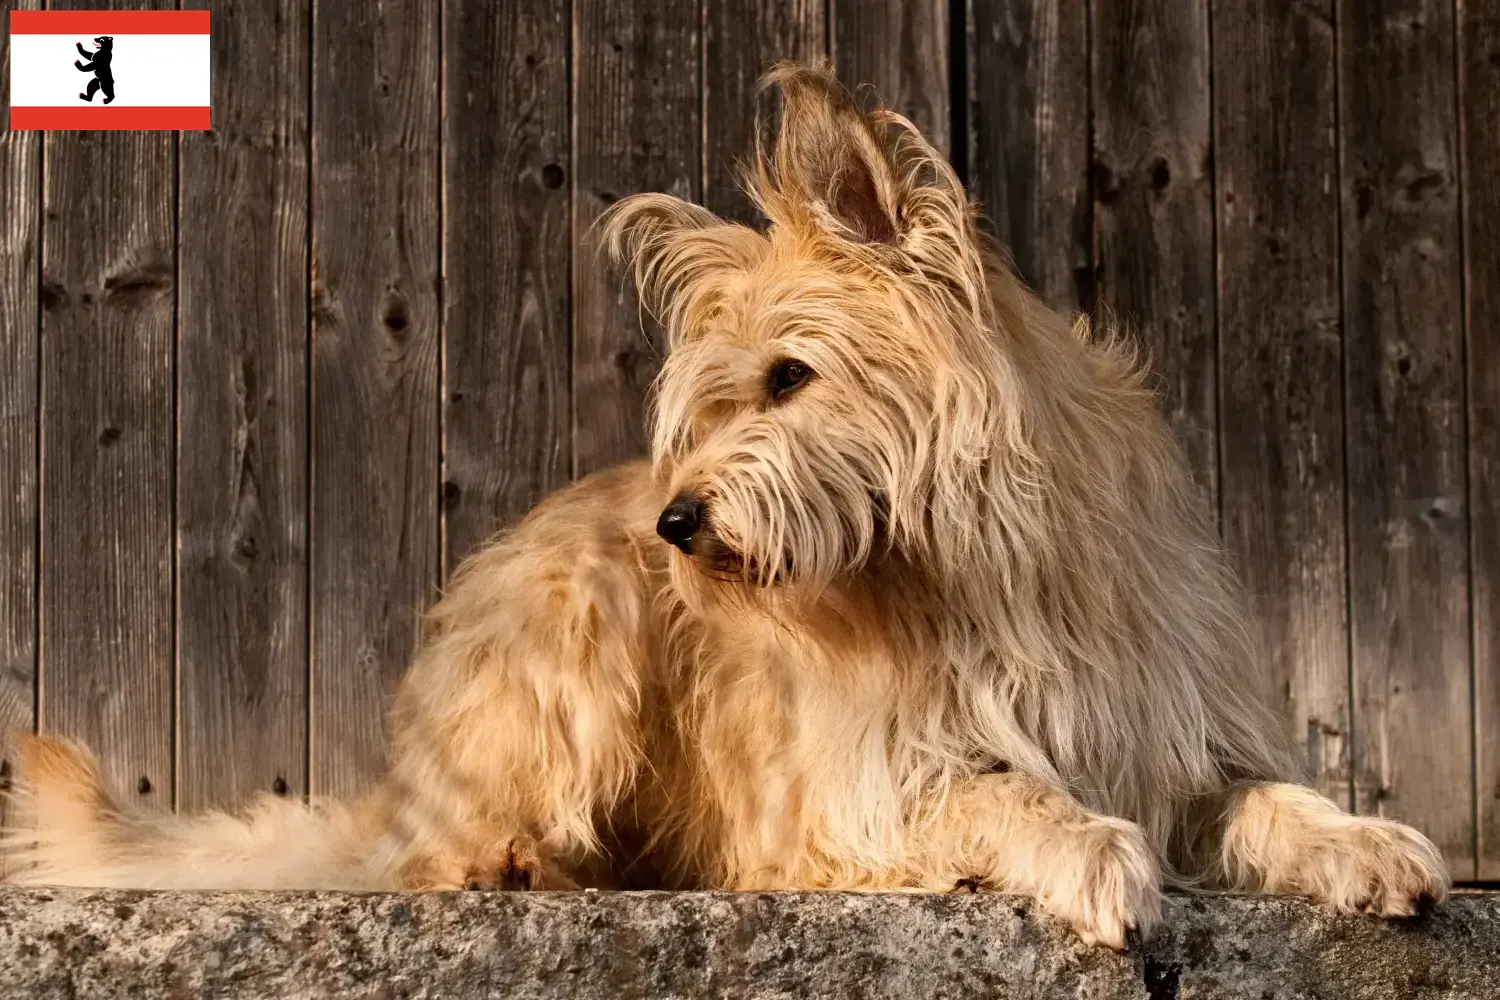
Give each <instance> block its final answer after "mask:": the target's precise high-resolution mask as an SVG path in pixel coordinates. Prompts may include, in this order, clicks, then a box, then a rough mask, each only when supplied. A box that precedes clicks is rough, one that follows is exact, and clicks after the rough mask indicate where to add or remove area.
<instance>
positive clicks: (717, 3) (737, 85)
mask: <svg viewBox="0 0 1500 1000" xmlns="http://www.w3.org/2000/svg"><path fill="white" fill-rule="evenodd" d="M826 6H827V5H826V2H825V0H769V2H767V3H760V4H746V3H741V2H736V0H704V17H703V21H704V25H705V27H706V29H707V30H706V37H705V38H704V43H703V44H704V59H703V136H704V149H703V161H704V162H703V177H704V182H703V198H704V204H705V205H707V206H708V207H709V208H711V209H712V210H713V211H714V212H716V213H718V214H719V215H720V216H722V217H724V218H727V219H733V220H735V221H737V222H744V223H747V224H754V223H755V222H756V212H755V209H754V207H753V206H752V205H751V204H750V199H749V198H747V197H746V196H745V194H744V192H743V191H742V190H741V189H740V181H741V172H740V169H739V168H740V165H741V164H743V163H745V162H747V161H748V160H749V158H750V157H751V155H752V154H753V152H754V149H755V122H756V115H757V110H759V112H760V113H762V114H764V113H766V112H767V111H768V110H769V109H767V108H765V107H764V106H761V107H760V108H759V109H757V104H758V103H761V102H757V101H756V99H755V83H756V81H757V80H758V79H759V78H760V76H761V74H763V73H765V71H766V70H768V69H770V68H771V66H772V65H773V64H775V63H776V62H777V61H778V60H781V59H798V60H803V61H806V60H811V59H817V58H822V57H825V56H827V55H828V30H827V27H828V26H827V25H826V24H825V23H824V16H825V14H826Z"/></svg>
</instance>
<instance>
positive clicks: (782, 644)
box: [15, 66, 1448, 947]
mask: <svg viewBox="0 0 1500 1000" xmlns="http://www.w3.org/2000/svg"><path fill="white" fill-rule="evenodd" d="M771 80H772V81H773V82H774V83H775V84H777V85H779V86H780V88H781V90H782V93H783V97H784V104H783V112H782V117H781V123H780V128H779V135H778V136H777V138H776V141H775V150H774V155H767V154H761V155H758V156H757V159H756V163H755V165H754V168H753V170H752V171H751V177H750V181H749V188H750V190H751V192H752V194H753V195H754V197H755V198H756V200H757V201H758V202H759V204H760V207H761V208H762V209H763V210H764V213H765V215H766V217H767V218H768V219H769V220H770V226H769V229H768V231H767V232H764V233H761V232H757V231H754V230H752V229H748V228H745V227H743V226H738V225H731V224H728V223H725V222H723V221H721V220H719V219H718V218H716V217H715V216H714V215H712V214H711V213H709V212H708V211H706V210H705V209H702V208H699V207H697V206H695V205H690V204H687V203H685V202H683V201H680V200H678V199H676V198H672V197H668V196H666V195H641V196H638V197H634V198H629V199H626V200H625V201H623V202H621V203H620V204H619V205H618V206H617V207H616V208H615V209H614V210H613V212H612V213H611V214H610V216H609V217H608V219H607V220H606V222H605V225H604V232H605V233H606V235H607V237H608V242H609V245H610V247H611V248H612V249H613V251H614V252H615V253H616V254H617V255H618V256H620V257H623V258H625V259H627V260H629V261H631V262H633V265H634V269H635V276H636V279H637V282H638V284H639V286H640V288H641V291H642V294H643V296H644V297H645V300H646V302H647V303H648V305H649V306H650V307H651V308H652V309H653V310H654V312H655V313H656V315H658V316H659V317H660V318H661V319H662V322H663V323H664V325H665V326H666V328H667V330H668V332H669V335H670V338H671V353H670V356H669V357H668V358H667V361H666V365H665V368H664V369H663V371H662V373H661V377H660V380H659V383H658V385H657V391H656V408H655V417H654V438H653V447H652V461H651V462H650V464H646V463H640V464H633V465H628V466H624V467H622V468H619V469H616V470H614V471H611V472H607V473H604V474H602V475H598V476H594V477H591V478H589V479H586V480H584V481H583V482H581V483H578V484H577V485H574V486H572V487H570V488H568V489H565V490H563V491H562V492H560V493H558V494H557V495H555V496H553V497H551V498H550V499H548V500H547V501H546V502H544V503H543V504H541V505H540V506H539V507H537V509H536V510H535V511H533V512H532V513H531V515H530V516H529V517H527V518H526V520H525V521H524V522H523V523H522V524H521V525H520V526H519V527H518V528H516V529H515V530H514V531H513V532H511V533H509V534H508V535H506V536H504V537H502V538H500V539H498V540H496V541H495V542H493V543H492V544H490V545H489V546H488V547H487V548H485V549H484V550H483V551H481V552H479V553H477V554H476V555H474V556H473V557H472V558H470V559H469V560H468V562H467V563H466V564H465V565H464V566H463V568H462V569H461V570H460V571H459V573H458V575H457V577H456V579H455V580H454V581H453V585H452V587H451V590H450V592H449V593H448V595H447V596H446V597H445V598H444V599H443V600H442V601H441V602H440V603H439V604H438V605H437V607H436V608H435V609H434V610H433V612H432V615H431V620H430V628H429V630H428V634H427V636H426V640H425V643H424V645H423V648H422V650H421V653H420V655H419V656H418V658H417V661H416V663H415V665H414V666H413V667H412V669H411V672H410V673H409V674H408V676H407V677H406V680H405V683H404V684H403V685H402V687H401V690H400V693H399V695H398V697H397V701H396V706H395V711H394V715H393V718H392V727H393V731H394V750H393V756H392V763H391V769H390V774H389V776H388V778H387V779H386V780H385V781H384V783H383V784H382V785H381V786H380V787H379V788H378V789H377V790H375V791H374V792H373V793H371V794H370V795H369V796H368V797H367V798H365V799H363V800H361V801H359V802H357V803H354V804H337V803H330V804H324V805H318V806H313V807H306V806H302V805H299V804H297V803H288V802H284V801H281V800H278V799H270V798H268V799H266V800H264V801H262V802H260V803H259V804H257V805H255V806H253V807H252V808H251V809H250V810H249V811H248V813H246V814H244V815H241V816H229V815H223V814H214V815H209V816H199V817H184V818H146V817H140V816H133V815H126V814H122V813H121V812H120V811H118V810H117V809H116V807H115V806H114V805H113V804H112V803H111V802H110V801H109V799H108V798H107V796H106V795H105V794H104V792H103V791H102V790H101V789H100V786H99V782H98V777H97V771H96V769H95V767H94V765H93V762H92V760H91V759H90V758H89V757H88V756H87V754H86V753H84V752H83V751H82V750H81V749H79V748H77V747H75V746H73V745H71V744H67V743H64V742H61V741H58V740H53V739H43V738H38V737H26V738H24V739H23V746H22V764H23V769H24V773H25V774H26V776H27V777H28V778H29V780H30V782H31V791H30V793H29V795H30V797H29V799H28V801H27V803H26V804H28V805H29V806H30V807H31V808H32V809H33V810H34V812H35V819H36V821H37V824H38V827H39V831H38V832H36V833H30V832H28V833H26V834H24V835H21V836H18V837H17V838H16V840H15V843H17V844H19V845H22V846H20V847H18V849H17V850H18V851H19V853H20V854H21V855H22V860H25V861H29V862H31V863H32V865H33V867H31V868H30V869H29V870H27V871H25V872H23V873H22V875H21V876H20V878H22V879H24V880H25V881H30V882H55V883H69V884H82V885H102V886H148V887H149V886H162V887H169V886H178V887H267V888H271V887H303V886H307V887H319V886H321V887H364V888H372V887H407V888H457V887H462V886H465V885H467V886H470V887H488V886H495V885H505V886H513V887H527V886H529V887H531V888H538V887H549V886H550V887H560V886H571V885H576V884H595V885H613V884H620V883H621V881H622V880H624V881H626V882H628V881H630V880H632V879H634V878H635V877H636V876H640V877H641V878H643V879H645V878H649V879H651V880H655V881H658V882H661V883H664V884H667V885H671V886H683V887H726V888H736V889H752V888H754V889H777V888H853V889H929V890H938V891H943V890H953V889H955V888H957V887H965V888H976V889H977V888H981V887H982V888H991V889H996V890H1003V891H1009V892H1020V893H1026V894H1028V895H1031V896H1034V897H1035V898H1036V899H1037V900H1039V901H1040V903H1041V905H1042V906H1043V907H1045V908H1046V909H1047V910H1048V911H1049V912H1051V913H1054V914H1056V915H1057V916H1059V917H1061V918H1063V919H1065V920H1067V921H1069V922H1070V923H1071V924H1072V925H1073V926H1074V927H1076V928H1077V929H1078V932H1079V933H1080V934H1082V935H1083V936H1084V937H1085V938H1086V939H1088V940H1090V941H1099V942H1103V943H1104V944H1107V945H1110V946H1113V947H1120V946H1122V945H1123V944H1124V942H1125V938H1126V933H1127V931H1128V930H1129V929H1131V928H1138V929H1142V930H1144V929H1146V928H1148V927H1149V926H1150V925H1151V924H1152V923H1153V921H1155V920H1156V919H1157V918H1158V915H1159V912H1160V907H1161V898H1160V893H1161V887H1162V885H1163V883H1164V881H1165V882H1167V883H1169V884H1192V885H1218V886H1231V887H1237V888H1242V889H1252V890H1267V891H1272V892H1296V893H1303V894H1306V895H1308V896H1311V897H1313V898H1315V899H1318V900H1321V901H1323V902H1325V903H1327V904H1328V905H1330V906H1332V907H1334V908H1336V909H1339V910H1356V909H1360V908H1363V909H1366V910H1369V911H1371V912H1373V913H1377V914H1381V915H1385V916H1405V915H1408V914H1411V913H1413V912H1414V911H1415V909H1416V908H1417V906H1418V905H1419V904H1420V903H1421V902H1423V901H1425V900H1437V899H1441V898H1442V897H1443V896H1444V895H1445V893H1446V890H1447V884H1448V879H1447V875H1446V873H1445V871H1444V867H1443V863H1442V861H1441V859H1440V858H1439V856H1438V853H1437V852H1436V851H1435V850H1434V849H1433V847H1432V845H1431V844H1430V843H1429V842H1428V841H1427V840H1426V839H1424V838H1423V837H1422V836H1421V835H1420V834H1418V833H1416V832H1415V831H1413V830H1411V829H1409V828H1407V827H1405V826H1401V825H1398V824H1396V823H1393V822H1389V821H1387V820H1382V819H1372V818H1367V817H1355V816H1350V815H1347V814H1345V813H1344V812H1343V811H1341V810H1340V809H1339V808H1338V807H1337V806H1335V805H1334V804H1333V803H1332V802H1330V801H1328V800H1327V799H1324V798H1322V797H1321V796H1319V795H1317V794H1316V793H1314V792H1313V791H1311V790H1309V789H1307V788H1304V787H1301V786H1299V785H1296V784H1287V783H1285V781H1286V779H1287V777H1288V776H1289V775H1290V774H1291V773H1292V769H1291V767H1290V766H1289V763H1288V756H1287V754H1286V753H1285V752H1284V749H1283V746H1282V734H1283V732H1284V729H1285V727H1284V725H1283V723H1282V722H1281V720H1279V719H1277V718H1276V717H1275V716H1274V715H1273V714H1272V713H1271V712H1270V711H1269V710H1268V708H1267V707H1266V704H1265V703H1264V702H1263V701H1262V700H1261V699H1260V698H1259V697H1258V696H1257V695H1256V693H1255V692H1256V691H1257V690H1258V688H1259V687H1260V684H1259V674H1260V671H1259V670H1258V664H1257V662H1256V660H1255V657H1254V655H1253V652H1252V650H1251V648H1250V644H1249V641H1248V637H1247V635H1248V633H1247V629H1246V627H1245V621H1244V610H1243V604H1244V602H1243V601H1242V599H1241V596H1240V594H1239V593H1238V592H1237V591H1236V589H1235V587H1234V585H1233V583H1232V580H1231V577H1230V575H1229V573H1227V572H1226V570H1225V566H1224V560H1223V557H1222V554H1221V552H1220V549H1219V546H1218V544H1217V542H1216V540H1215V538H1214V532H1213V530H1212V528H1211V526H1210V525H1209V523H1208V520H1207V518H1206V515H1205V511H1204V510H1203V509H1202V506H1201V504H1200V502H1199V498H1198V495H1197V493H1196V491H1195V490H1194V488H1193V486H1192V484H1191V483H1190V481H1189V477H1188V474H1187V472H1186V471H1185V469H1184V465H1183V461H1182V458H1181V456H1180V455H1179V453H1178V449H1177V448H1176V447H1175V446H1174V444H1173V442H1172V439H1171V437H1170V435H1169V433H1168V430H1167V427H1166V424H1165V422H1164V421H1163V419H1162V418H1161V416H1160V415H1159V414H1158V413H1157V410H1156V406H1155V401H1154V399H1153V397H1152V394H1151V392H1150V391H1148V388H1147V385H1146V380H1145V378H1144V376H1143V373H1142V371H1141V368H1140V366H1139V365H1138V364H1137V362H1136V360H1135V358H1134V356H1133V355H1132V353H1131V352H1130V350H1129V349H1128V348H1127V347H1126V346H1125V345H1123V344H1121V343H1118V342H1116V341H1114V340H1113V339H1111V337H1109V336H1108V335H1103V336H1101V335H1099V334H1097V333H1094V334H1091V333H1090V331H1089V330H1088V329H1087V328H1086V326H1085V325H1084V324H1083V323H1082V322H1081V321H1080V322H1079V323H1077V324H1076V325H1075V324H1072V323H1070V322H1069V321H1066V320H1064V319H1063V318H1061V317H1060V316H1058V314H1057V313H1055V312H1053V311H1052V310H1050V309H1048V308H1047V307H1046V306H1044V305H1043V304H1042V303H1041V302H1039V301H1038V300H1037V299H1036V298H1035V297H1033V296H1032V295H1031V294H1030V293H1029V292H1027V291H1026V290H1025V289H1024V288H1023V287H1022V286H1021V285H1020V284H1019V283H1018V281H1017V280H1016V278H1015V277H1014V276H1013V275H1012V274H1011V272H1010V271H1009V270H1008V269H1007V267H1006V266H1005V265H1004V264H1003V263H1002V260H1001V258H1000V256H999V255H998V254H996V253H995V252H993V251H992V250H991V249H990V248H988V247H986V246H985V244H984V243H983V242H982V240H981V238H980V236H979V234H978V232H977V229H976V226H975V213H974V209H973V208H972V206H971V205H970V203H969V201H968V199H967V197H966V195H965V193H964V189H963V187H962V185H961V184H960V183H959V182H958V180H957V179H956V177H955V175H954V173H953V171H952V170H951V169H950V168H949V166H948V165H947V164H946V163H945V162H943V160H942V158H941V157H940V156H939V155H938V154H937V153H936V152H935V151H934V150H933V148H932V147H931V146H930V145H929V144H928V143H927V142H926V141H925V140H924V139H923V138H922V137H921V136H920V135H918V134H917V132H916V131H915V130H914V129H913V128H912V126H911V125H910V123H908V122H907V121H905V120H904V119H902V118H901V117H899V116H897V115H895V114H892V113H890V112H888V111H881V112H878V113H875V114H870V115H865V114H862V113H861V112H859V111H858V110H857V109H856V107H855V106H854V104H853V103H852V102H851V100H850V99H849V98H848V96H847V95H846V94H845V93H844V92H843V91H842V90H841V89H839V87H838V85H837V84H836V83H835V82H834V81H833V80H832V78H831V77H830V76H828V75H827V74H826V72H824V71H822V70H817V69H807V68H801V67H792V66H788V67H782V68H780V69H778V70H777V71H776V72H775V73H773V74H772V77H771ZM26 845H31V846H26Z"/></svg>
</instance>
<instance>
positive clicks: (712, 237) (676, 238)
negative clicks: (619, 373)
mask: <svg viewBox="0 0 1500 1000" xmlns="http://www.w3.org/2000/svg"><path fill="white" fill-rule="evenodd" d="M598 227H599V232H600V234H601V235H602V237H603V243H604V247H605V249H606V250H608V252H609V255H610V256H611V257H612V258H614V260H615V261H616V262H620V263H629V264H632V265H633V266H634V270H635V283H636V288H637V289H638V290H639V291H640V294H641V301H642V302H644V303H645V305H646V308H647V309H649V310H650V311H651V313H652V314H653V315H655V316H656V317H657V318H658V319H660V320H661V321H662V322H663V323H664V324H665V325H666V326H667V329H668V332H669V333H670V334H672V336H674V337H677V336H687V335H689V333H690V331H691V329H692V328H693V327H694V326H695V325H696V324H695V322H694V318H695V310H696V309H697V308H698V307H700V306H705V305H708V304H709V302H708V295H709V293H711V292H712V291H713V290H714V288H715V287H716V286H717V285H720V284H722V279H723V277H724V275H725V273H726V272H727V271H731V270H735V269H743V268H745V267H748V266H749V265H750V263H751V262H752V261H753V260H754V259H755V258H756V256H757V254H759V253H761V252H763V249H764V248H763V246H762V244H763V242H764V241H763V240H762V239H761V237H760V236H759V235H758V234H757V233H756V232H755V231H754V230H752V229H748V228H746V227H744V226H737V225H733V224H731V223H726V222H724V220H722V219H720V218H719V217H718V216H717V215H715V214H714V213H712V212H710V211H709V210H708V209H706V208H704V207H702V206H701V205H694V204H693V203H692V202H689V201H684V200H682V199H681V198H678V197H675V196H673V195H669V194H636V195H631V196H630V197H628V198H622V199H621V200H620V201H618V202H616V203H615V204H614V205H612V206H610V208H609V210H608V211H607V212H605V214H604V215H603V216H601V217H600V219H599V221H598Z"/></svg>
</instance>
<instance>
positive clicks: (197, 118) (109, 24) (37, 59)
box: [10, 10, 210, 131]
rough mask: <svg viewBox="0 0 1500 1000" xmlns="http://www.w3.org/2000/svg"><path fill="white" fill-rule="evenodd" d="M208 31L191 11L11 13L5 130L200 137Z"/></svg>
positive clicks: (203, 15)
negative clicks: (186, 132)
mask: <svg viewBox="0 0 1500 1000" xmlns="http://www.w3.org/2000/svg"><path fill="white" fill-rule="evenodd" d="M208 24H209V14H208V11H197V10H189V11H176V10H168V11H155V10H149V11H142V10H132V11H108V10H106V11H75V10H61V11H52V10H48V11H12V12H11V14H10V127H11V129H12V130H13V131H14V130H17V129H206V128H208V127H209V97H210V75H209V59H210V57H209V34H208ZM101 36H103V37H107V38H108V39H110V40H109V41H108V42H106V43H104V44H103V45H100V44H98V43H96V41H95V39H97V38H100V37H101ZM80 48H81V49H82V53H81V52H80V51H79V49H80ZM101 48H103V49H105V50H107V51H106V54H105V55H104V57H103V59H98V58H97V56H98V53H99V51H100V49H101ZM83 53H88V55H84V54H83ZM80 64H82V65H85V66H89V65H91V66H92V68H91V69H88V70H83V69H80V68H79V65H80ZM91 86H92V90H91ZM111 98H112V99H111Z"/></svg>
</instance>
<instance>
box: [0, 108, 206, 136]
mask: <svg viewBox="0 0 1500 1000" xmlns="http://www.w3.org/2000/svg"><path fill="white" fill-rule="evenodd" d="M208 127H209V124H208V108H207V107H206V106H194V107H187V108H46V107H40V108H39V107H28V108H11V109H10V129H11V131H12V132H16V131H20V130H24V129H68V130H75V129H113V130H120V129H127V130H130V129H134V130H142V129H145V130H160V129H182V130H184V131H194V130H198V129H206V128H208Z"/></svg>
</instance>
